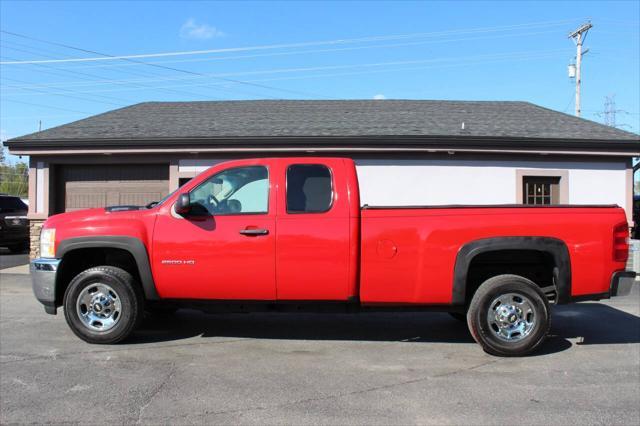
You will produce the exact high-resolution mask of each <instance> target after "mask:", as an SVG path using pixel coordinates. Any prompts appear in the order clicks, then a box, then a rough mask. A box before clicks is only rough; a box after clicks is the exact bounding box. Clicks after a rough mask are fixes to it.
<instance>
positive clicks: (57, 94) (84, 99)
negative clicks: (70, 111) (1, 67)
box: [3, 77, 126, 107]
mask: <svg viewBox="0 0 640 426" xmlns="http://www.w3.org/2000/svg"><path fill="white" fill-rule="evenodd" d="M3 79H4V80H8V81H15V82H17V83H26V82H25V81H22V80H16V79H12V78H7V77H3ZM7 87H12V86H11V85H9V86H7ZM23 90H29V91H32V92H36V93H42V94H45V95H54V96H62V97H66V98H70V99H79V100H82V101H89V102H97V103H102V104H107V105H114V106H117V107H123V106H126V105H125V104H122V103H117V104H116V103H113V102H108V101H98V100H95V99H90V98H85V97H82V96H75V95H67V94H64V93H51V92H46V91H43V90H38V89H32V88H26V89H23ZM58 90H64V91H65V92H70V93H78V92H76V91H73V90H70V89H58ZM94 96H96V97H100V98H106V99H116V100H117V101H120V100H119V99H117V98H114V97H112V96H104V95H94Z"/></svg>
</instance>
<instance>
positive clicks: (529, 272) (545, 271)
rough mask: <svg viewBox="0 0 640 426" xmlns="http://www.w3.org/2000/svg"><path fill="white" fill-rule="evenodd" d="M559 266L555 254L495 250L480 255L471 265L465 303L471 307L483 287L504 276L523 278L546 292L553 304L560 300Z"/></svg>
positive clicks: (537, 251)
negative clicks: (556, 284) (476, 293)
mask: <svg viewBox="0 0 640 426" xmlns="http://www.w3.org/2000/svg"><path fill="white" fill-rule="evenodd" d="M557 273H558V265H556V262H555V259H554V257H553V255H552V254H551V253H549V252H545V251H540V250H521V249H517V250H495V251H489V252H484V253H480V254H478V255H477V256H475V257H474V258H473V259H472V260H471V263H470V264H469V270H468V273H467V282H466V286H465V289H466V294H465V301H466V303H467V304H468V303H469V302H471V298H472V297H473V295H474V293H475V292H476V290H477V289H478V287H480V285H481V284H482V283H483V282H485V281H486V280H488V279H489V278H491V277H494V276H496V275H502V274H514V275H520V276H522V277H524V278H527V279H529V280H531V281H533V282H534V283H536V284H537V285H538V286H539V287H540V288H542V289H544V291H545V294H546V295H547V297H548V298H549V301H550V302H555V301H556V299H557V290H556V288H555V281H556V278H555V277H556V275H557Z"/></svg>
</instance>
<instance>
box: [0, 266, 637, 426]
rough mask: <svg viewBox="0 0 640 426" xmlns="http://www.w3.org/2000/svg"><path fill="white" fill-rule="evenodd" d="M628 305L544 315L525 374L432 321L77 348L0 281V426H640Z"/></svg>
mask: <svg viewBox="0 0 640 426" xmlns="http://www.w3.org/2000/svg"><path fill="white" fill-rule="evenodd" d="M639 315H640V292H639V291H638V285H636V286H635V288H634V291H633V294H632V295H631V296H628V297H626V298H618V299H614V300H613V301H610V302H604V303H582V304H578V305H572V306H565V307H559V308H556V309H555V312H554V318H553V326H552V336H551V337H550V338H549V340H548V341H547V342H546V344H545V345H544V347H543V349H542V350H541V351H540V352H538V353H537V354H535V355H534V356H530V357H527V358H496V357H492V356H489V355H486V354H484V353H483V352H482V351H481V350H480V348H479V346H477V345H476V344H475V343H473V342H472V340H471V337H470V336H469V334H468V332H467V330H466V327H465V326H463V325H462V324H460V323H458V322H456V321H455V320H453V319H451V318H449V316H448V315H447V314H440V313H425V314H415V313H403V314H394V313H376V314H360V315H335V314H331V315H326V314H325V315H319V314H220V315H205V314H201V313H198V312H195V311H186V310H185V311H179V312H178V313H177V314H176V316H175V317H174V318H173V319H172V320H169V321H162V322H154V321H149V320H147V321H146V322H145V324H144V327H143V329H142V330H140V331H139V332H137V333H136V334H135V336H134V337H133V339H131V340H130V341H128V342H127V343H126V344H120V345H116V346H94V345H88V344H86V343H83V342H82V341H80V340H79V339H77V338H76V337H75V336H74V335H73V334H72V333H71V331H70V330H69V329H68V328H67V326H66V323H65V321H64V317H63V315H60V314H59V315H58V316H49V315H46V314H45V313H44V311H43V310H42V308H41V306H40V305H39V304H38V303H37V302H36V301H35V299H34V298H33V296H32V294H31V289H30V283H29V277H28V275H12V274H6V273H5V274H1V275H0V373H1V375H0V399H1V400H0V423H2V424H9V423H88V424H113V423H126V424H129V423H143V424H159V423H164V424H192V423H199V424H212V423H218V424H220V423H222V424H276V423H277V424H416V423H418V424H507V423H511V424H581V425H582V424H634V425H637V424H639V423H640V318H639Z"/></svg>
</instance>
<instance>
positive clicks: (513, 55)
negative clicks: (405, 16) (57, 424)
mask: <svg viewBox="0 0 640 426" xmlns="http://www.w3.org/2000/svg"><path fill="white" fill-rule="evenodd" d="M564 52H566V49H550V50H537V51H535V50H534V51H519V52H507V53H492V54H486V55H474V56H468V55H467V56H460V57H444V58H442V57H440V58H430V59H418V60H406V61H388V62H376V63H365V64H350V65H326V66H318V67H299V68H273V69H268V70H256V71H243V72H236V73H222V74H203V75H199V76H194V77H191V76H190V77H175V76H173V77H161V78H157V79H145V80H93V81H88V82H54V83H50V84H43V85H39V86H46V87H48V88H52V89H56V88H58V87H65V86H67V85H73V87H81V86H91V87H95V86H98V85H102V86H107V85H110V84H113V83H125V82H140V81H144V82H146V83H149V82H166V81H185V80H194V79H200V78H221V77H225V76H235V75H243V76H248V75H261V74H280V73H296V72H309V71H326V70H344V69H353V68H376V67H382V66H390V65H394V66H396V65H415V64H426V63H440V62H455V61H458V62H473V61H475V60H478V59H518V58H521V57H525V58H539V57H546V56H547V55H550V54H553V55H555V54H560V53H564ZM23 87H31V86H23ZM16 88H18V89H20V88H22V87H21V86H17V87H16ZM85 93H88V92H85Z"/></svg>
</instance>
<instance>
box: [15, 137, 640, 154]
mask: <svg viewBox="0 0 640 426" xmlns="http://www.w3.org/2000/svg"><path fill="white" fill-rule="evenodd" d="M158 142H163V144H162V145H165V146H171V147H202V146H211V147H229V148H233V147H238V148H240V147H242V148H247V147H254V148H261V147H274V146H286V147H299V148H301V149H304V148H305V147H306V145H308V144H310V143H311V144H314V145H321V146H325V145H333V144H339V146H340V147H343V148H347V147H350V146H351V147H358V148H364V147H367V146H369V147H381V146H385V145H388V148H391V149H393V148H403V147H416V146H424V147H429V146H438V147H450V148H452V149H455V148H458V149H459V148H486V149H490V148H513V149H525V148H526V149H541V150H548V149H562V150H566V149H580V150H592V151H610V150H612V149H615V150H616V151H625V152H626V151H629V152H638V151H640V138H638V139H636V140H633V139H558V138H528V137H512V136H505V137H495V136H413V135H398V136H390V135H381V136H263V137H233V136H228V137H213V138H212V137H207V138H201V137H196V138H144V139H142V138H138V139H127V138H122V139H119V138H111V139H58V140H55V139H21V138H16V139H10V140H8V141H5V145H6V146H7V147H8V148H9V150H10V151H14V150H19V151H25V150H31V149H37V150H43V151H47V150H57V149H64V148H92V149H98V148H106V149H108V148H120V149H127V148H129V149H136V148H138V149H139V148H145V147H158Z"/></svg>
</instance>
